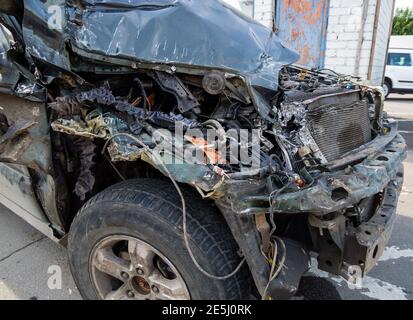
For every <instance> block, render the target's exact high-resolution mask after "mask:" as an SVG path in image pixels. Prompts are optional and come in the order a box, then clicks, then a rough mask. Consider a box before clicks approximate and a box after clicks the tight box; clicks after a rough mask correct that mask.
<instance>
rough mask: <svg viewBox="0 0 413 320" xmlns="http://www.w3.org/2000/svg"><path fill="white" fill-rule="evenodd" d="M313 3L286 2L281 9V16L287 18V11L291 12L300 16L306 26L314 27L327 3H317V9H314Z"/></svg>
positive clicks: (312, 1) (301, 1)
mask: <svg viewBox="0 0 413 320" xmlns="http://www.w3.org/2000/svg"><path fill="white" fill-rule="evenodd" d="M314 2H315V1H314V0H287V3H286V5H285V6H284V7H283V9H284V12H283V14H284V16H289V14H288V11H293V12H295V13H296V14H300V15H301V16H302V18H303V19H304V20H305V21H306V22H307V23H308V24H311V25H314V24H316V23H317V22H318V21H319V20H320V19H321V17H322V14H323V12H324V11H325V8H326V3H327V2H325V1H319V2H318V3H317V7H316V8H314Z"/></svg>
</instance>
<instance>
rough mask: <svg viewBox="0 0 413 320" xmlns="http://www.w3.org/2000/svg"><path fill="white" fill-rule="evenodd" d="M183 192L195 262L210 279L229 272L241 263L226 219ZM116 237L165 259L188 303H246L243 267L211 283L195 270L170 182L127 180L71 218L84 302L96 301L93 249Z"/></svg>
mask: <svg viewBox="0 0 413 320" xmlns="http://www.w3.org/2000/svg"><path fill="white" fill-rule="evenodd" d="M184 193H185V198H186V203H187V226H188V227H187V230H188V236H189V241H190V244H191V248H192V251H193V253H194V255H195V256H196V258H197V261H198V262H199V263H200V264H201V265H202V266H203V268H204V269H205V270H206V271H207V272H209V273H211V274H214V275H219V276H222V275H226V274H229V273H231V272H232V271H233V270H234V269H235V268H236V267H237V265H238V264H239V262H240V260H241V259H240V257H239V255H238V253H237V252H238V246H237V244H236V242H235V240H234V239H233V237H232V235H231V233H230V230H229V228H228V226H227V224H226V222H225V219H224V218H223V217H222V215H221V214H220V212H218V211H217V209H216V208H215V206H214V205H213V204H211V203H209V202H205V201H202V200H200V199H199V197H197V195H196V194H195V193H192V190H185V192H184ZM117 234H121V235H126V236H131V237H136V238H139V239H141V240H143V241H146V242H147V243H149V244H150V245H152V246H153V247H155V248H156V249H157V250H159V251H160V252H161V253H162V254H164V255H165V256H166V257H167V258H168V259H169V260H170V261H171V262H172V263H173V264H174V266H175V267H176V268H177V270H178V271H179V273H180V274H181V276H182V277H183V279H184V281H185V283H186V285H187V287H188V290H189V293H190V295H191V299H194V300H211V299H219V300H237V299H245V298H248V295H249V293H250V288H251V280H250V279H251V277H250V274H249V271H248V268H247V267H246V266H243V268H242V269H241V270H240V271H239V272H238V273H237V274H236V275H235V276H233V277H231V278H229V279H226V280H214V279H211V278H209V277H207V276H205V275H203V274H202V273H201V272H200V271H199V270H198V269H197V268H196V266H195V264H194V263H193V261H192V260H191V258H190V256H189V254H188V251H187V249H186V247H185V244H184V240H183V231H182V209H181V200H180V197H179V195H178V194H177V192H176V191H175V188H174V187H173V185H172V184H171V183H168V182H167V181H160V180H151V179H138V180H131V181H126V182H123V183H120V184H117V185H114V186H112V187H110V188H108V189H106V190H105V191H103V192H101V193H99V194H98V195H96V196H95V197H93V198H92V199H91V200H90V201H88V202H87V203H86V204H85V205H84V206H83V208H82V209H81V210H80V212H79V213H78V215H77V216H76V218H75V219H74V221H73V224H72V226H71V230H70V233H69V239H68V254H69V261H70V268H71V271H72V274H73V277H74V279H75V282H76V284H77V286H78V288H79V291H80V293H81V295H82V297H83V298H85V299H92V300H96V299H99V297H98V294H97V293H96V290H95V287H94V285H93V283H92V280H91V275H90V272H89V270H90V269H89V257H90V255H91V252H92V251H93V248H94V246H95V245H96V244H97V243H99V242H100V241H101V240H102V239H104V238H105V237H107V236H110V235H117Z"/></svg>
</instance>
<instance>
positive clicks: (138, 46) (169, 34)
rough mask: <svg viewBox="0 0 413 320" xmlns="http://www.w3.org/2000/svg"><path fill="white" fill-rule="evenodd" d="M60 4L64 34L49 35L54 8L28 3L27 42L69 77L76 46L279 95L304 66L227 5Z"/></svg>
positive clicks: (180, 1)
mask: <svg viewBox="0 0 413 320" xmlns="http://www.w3.org/2000/svg"><path fill="white" fill-rule="evenodd" d="M54 2H55V3H54V4H55V5H56V6H57V7H60V8H61V10H62V12H63V13H65V15H63V17H64V18H65V23H64V24H63V26H62V29H61V30H59V28H55V29H50V28H48V27H47V24H48V21H50V18H53V17H51V16H52V14H51V13H49V12H48V10H47V8H48V4H49V1H47V2H46V3H43V2H39V1H34V0H26V1H25V15H26V16H25V21H24V28H23V31H24V39H25V43H26V47H27V50H28V52H30V54H31V55H33V56H34V57H36V58H39V59H41V60H43V61H47V62H48V63H52V64H54V65H56V66H59V67H60V68H63V69H66V70H72V66H71V64H70V62H69V59H68V52H67V50H66V43H65V41H67V40H69V42H70V46H72V47H73V48H74V49H76V48H77V49H80V50H81V51H84V52H86V53H92V54H93V57H94V58H95V59H96V60H101V61H107V59H108V58H110V57H112V58H117V59H120V60H124V61H131V62H134V63H140V62H145V63H151V64H153V63H155V64H167V65H171V66H174V65H175V66H177V67H179V66H183V65H184V66H193V67H202V68H204V69H205V68H206V69H208V68H214V69H215V68H221V69H224V70H228V71H231V72H233V73H236V74H239V75H242V76H244V77H245V78H247V79H248V82H249V83H250V84H251V85H252V86H259V87H264V88H268V89H270V90H276V89H277V85H278V74H279V71H280V69H281V67H282V66H283V65H286V64H291V63H293V62H295V61H297V60H298V58H299V56H298V54H297V53H296V52H295V51H293V50H290V49H287V48H285V47H284V46H283V45H282V44H281V41H280V40H279V39H278V38H277V36H275V35H274V34H273V33H272V31H271V30H270V29H267V28H266V27H265V26H263V25H261V24H260V23H259V22H257V21H254V20H252V19H249V18H247V17H246V16H244V15H241V14H239V13H238V12H236V11H234V10H233V9H232V8H230V7H229V6H227V5H225V4H223V3H222V2H221V1H189V0H165V1H156V0H152V1H150V0H135V1H124V0H113V1H106V0H88V1H82V3H83V8H80V7H79V6H78V7H76V6H75V5H70V2H68V5H65V1H62V0H58V1H54ZM72 3H74V2H72ZM188 26H191V27H190V28H188ZM229 39H230V41H229Z"/></svg>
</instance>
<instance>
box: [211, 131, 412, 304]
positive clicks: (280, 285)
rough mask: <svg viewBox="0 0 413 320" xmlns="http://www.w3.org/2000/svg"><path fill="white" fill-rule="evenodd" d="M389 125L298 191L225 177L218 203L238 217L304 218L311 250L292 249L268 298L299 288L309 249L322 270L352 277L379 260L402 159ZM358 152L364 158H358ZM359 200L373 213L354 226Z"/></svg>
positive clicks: (397, 191) (397, 138) (389, 227)
mask: <svg viewBox="0 0 413 320" xmlns="http://www.w3.org/2000/svg"><path fill="white" fill-rule="evenodd" d="M387 129H388V130H387V134H386V135H383V136H379V137H377V138H376V139H375V140H373V141H372V142H371V143H369V144H367V145H365V146H364V148H360V149H359V150H356V151H355V152H353V153H352V154H348V155H346V156H345V157H343V158H342V159H340V160H339V161H341V162H340V166H341V169H336V170H335V171H333V170H331V171H328V172H323V173H320V175H319V176H318V177H317V178H316V177H315V178H314V182H313V183H312V184H311V185H310V186H308V187H304V188H302V189H300V190H298V191H293V192H285V193H280V194H278V195H277V194H275V195H274V194H272V195H271V189H270V186H269V183H268V181H269V179H268V178H262V179H255V180H253V179H249V180H248V179H239V180H237V179H232V180H229V181H226V185H225V188H227V189H226V191H227V192H226V197H225V198H224V199H220V200H219V202H221V203H223V202H226V205H227V206H228V207H231V209H230V211H232V212H233V213H234V215H237V216H238V217H241V219H246V218H248V217H251V216H254V215H257V214H262V213H269V212H273V213H275V214H277V213H279V214H286V213H287V214H303V215H304V214H306V215H307V216H308V225H309V229H310V234H311V238H312V243H313V248H312V249H310V248H304V247H303V246H301V247H300V246H299V247H298V248H296V249H294V250H291V249H290V254H288V253H287V256H286V265H287V264H289V265H290V266H292V269H290V270H293V272H290V273H288V274H287V273H286V274H280V276H279V277H277V279H275V280H273V281H272V283H270V285H269V292H268V293H269V296H270V297H272V298H274V299H275V298H284V297H287V296H288V295H291V294H292V293H294V292H295V291H296V290H297V289H298V284H299V280H300V278H301V276H302V274H303V273H304V272H305V271H306V270H307V269H308V263H309V255H308V252H309V251H314V252H316V253H317V254H318V268H319V269H320V270H324V271H327V272H330V273H332V274H335V275H341V276H343V277H344V278H346V279H349V280H351V281H352V280H354V281H355V280H357V279H358V278H359V277H360V278H361V277H364V276H365V275H366V274H367V273H368V272H369V271H370V270H371V269H372V268H373V267H374V265H375V264H376V263H377V261H378V259H379V258H380V256H381V254H382V252H383V250H384V248H385V246H386V245H387V243H388V241H389V238H390V235H391V232H392V229H393V225H394V221H395V217H396V208H397V201H398V197H399V194H400V192H401V188H402V184H403V173H404V172H403V164H402V162H403V160H404V159H405V158H406V143H405V141H404V139H403V138H402V137H401V136H400V135H399V134H398V132H397V123H392V124H390V125H389V126H388V128H387ZM366 153H368V156H365V155H366ZM360 155H363V156H364V158H363V159H364V160H363V159H361V160H360V159H359V158H357V157H359V156H360ZM345 159H347V162H346V161H345ZM336 165H337V163H336ZM271 196H272V197H273V201H269V198H270V197H271ZM368 199H370V200H368ZM363 201H371V203H372V206H373V207H374V210H373V213H372V214H371V215H370V216H369V217H368V218H366V219H365V220H363V221H361V222H360V223H359V224H358V225H354V224H353V223H352V222H351V220H350V218H349V215H348V212H347V211H348V210H349V209H351V208H356V207H358V205H359V204H360V203H362V202H363ZM270 203H271V207H270V206H269V204H270ZM228 209H229V208H228ZM228 209H227V210H228ZM285 240H288V239H285ZM287 252H288V250H287ZM291 252H293V253H292V255H291ZM291 259H292V260H291ZM295 260H297V261H300V262H299V263H297V262H296V261H295Z"/></svg>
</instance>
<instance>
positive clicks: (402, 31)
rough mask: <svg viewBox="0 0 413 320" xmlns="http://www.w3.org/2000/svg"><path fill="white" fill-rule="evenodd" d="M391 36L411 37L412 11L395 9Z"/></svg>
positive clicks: (412, 33) (412, 27) (412, 28)
mask: <svg viewBox="0 0 413 320" xmlns="http://www.w3.org/2000/svg"><path fill="white" fill-rule="evenodd" d="M392 34H393V35H394V36H407V35H413V9H409V8H406V9H397V11H396V16H395V17H394V21H393V32H392Z"/></svg>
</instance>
